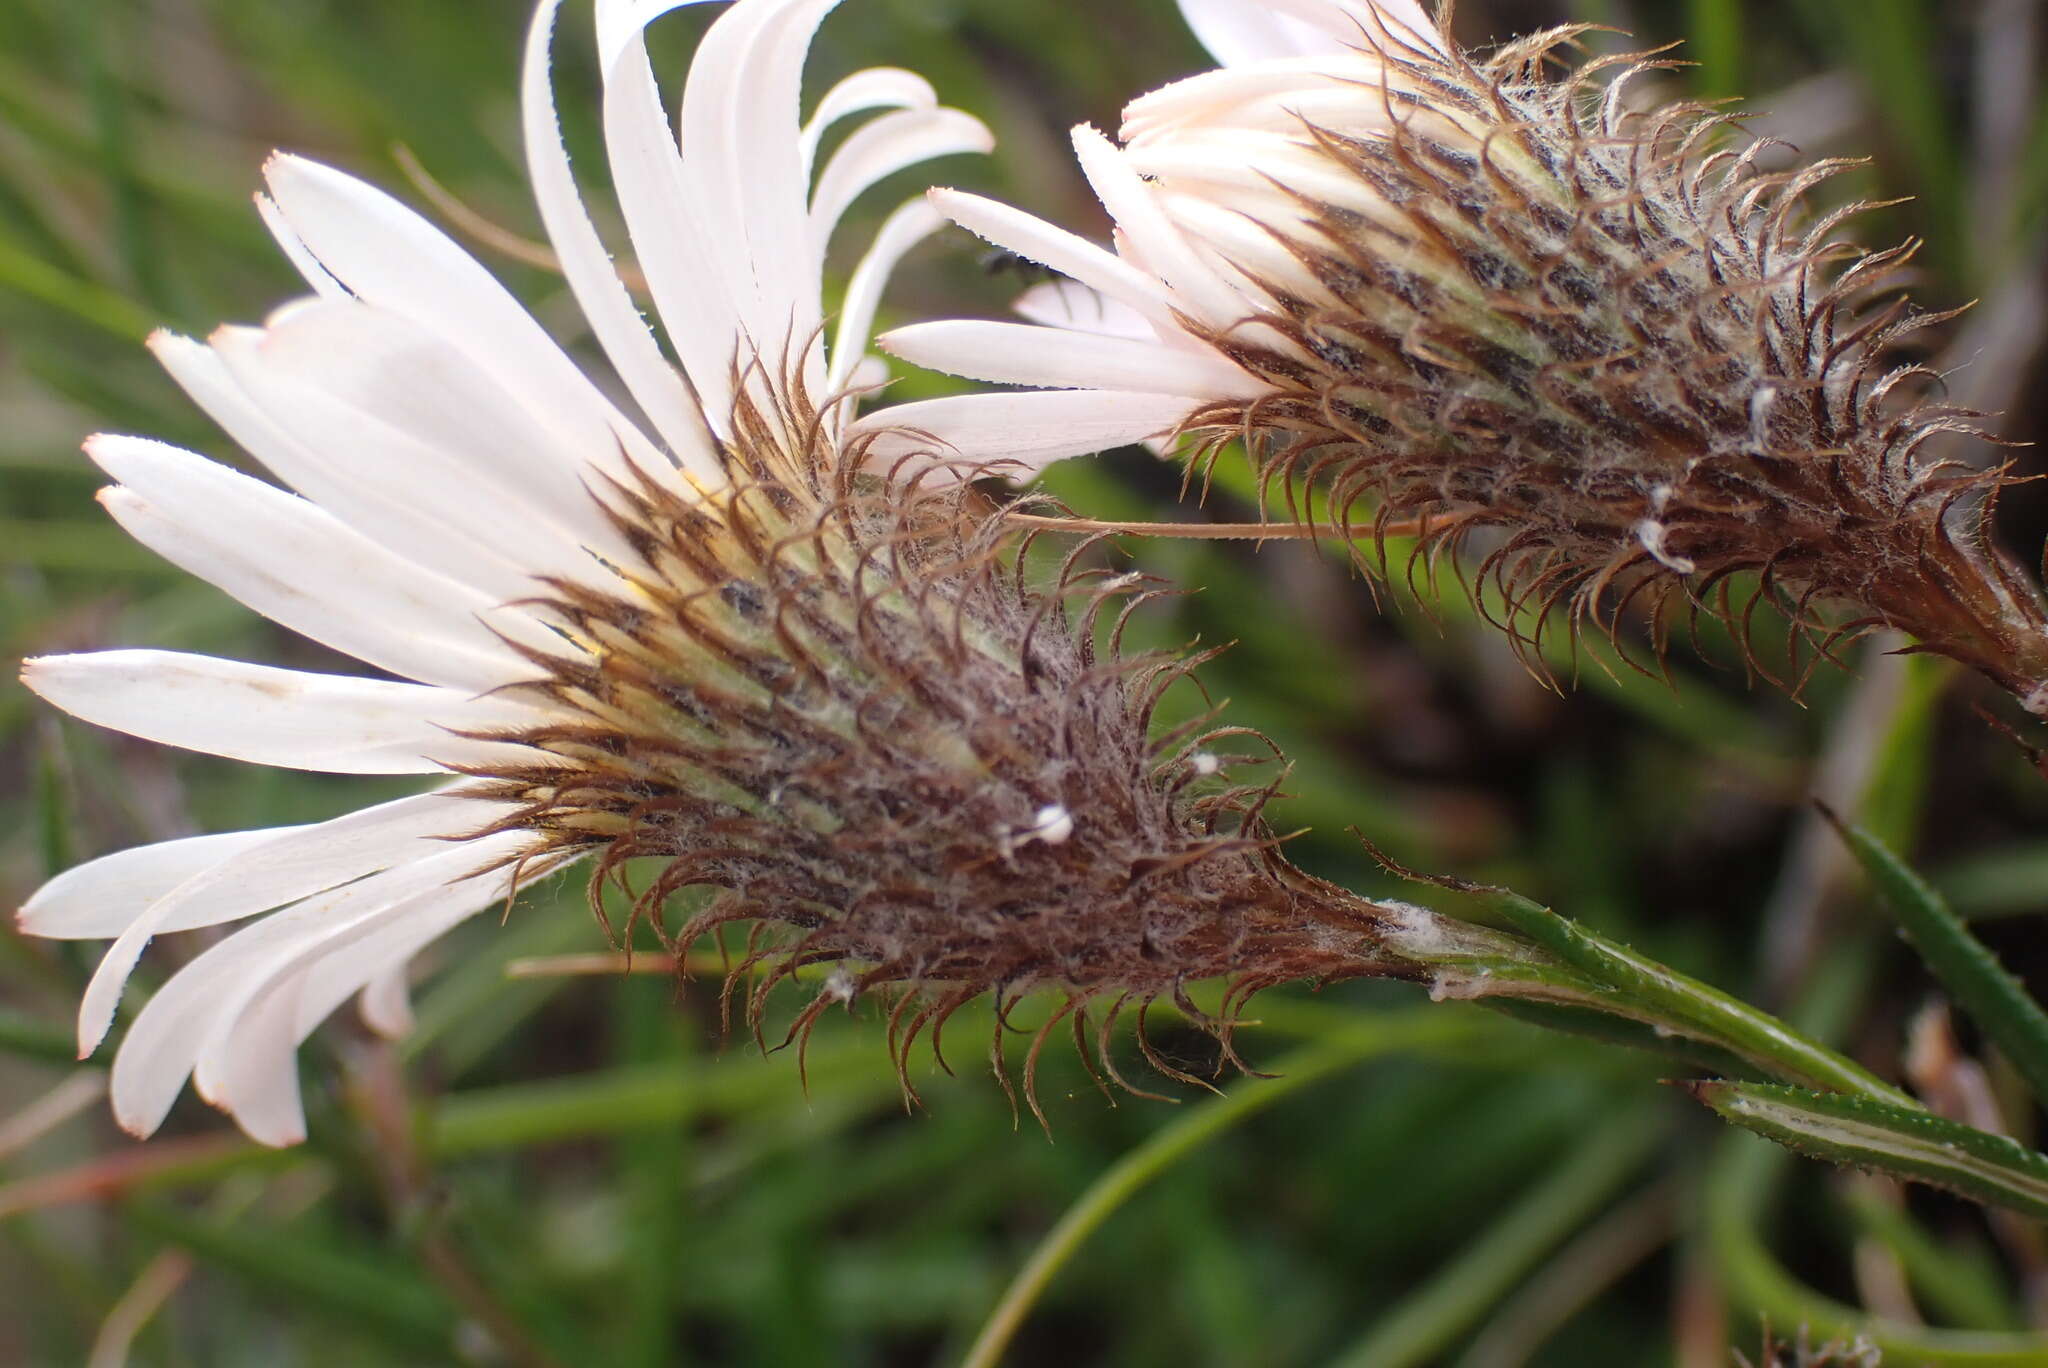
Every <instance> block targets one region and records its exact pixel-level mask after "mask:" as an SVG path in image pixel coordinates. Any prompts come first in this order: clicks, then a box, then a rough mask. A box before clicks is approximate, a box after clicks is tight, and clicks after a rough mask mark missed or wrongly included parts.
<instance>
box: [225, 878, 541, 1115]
mask: <svg viewBox="0 0 2048 1368" xmlns="http://www.w3.org/2000/svg"><path fill="white" fill-rule="evenodd" d="M509 883H510V876H509V874H508V873H507V872H505V871H499V872H495V873H492V874H486V875H481V876H478V877H476V878H473V879H467V880H463V881H461V882H459V883H451V884H449V885H447V886H445V887H442V888H437V889H433V890H430V891H428V892H425V893H421V894H418V895H416V896H414V897H412V898H409V899H406V900H405V901H403V902H399V903H395V904H393V905H391V906H388V907H385V908H382V909H379V910H378V911H377V912H376V913H374V914H372V915H370V916H368V917H363V918H358V919H355V920H354V921H353V922H352V924H349V925H346V926H343V927H339V928H336V929H334V930H331V931H329V932H326V933H324V934H322V935H318V936H313V937H308V938H307V939H306V940H305V941H304V942H302V943H301V944H299V945H298V946H297V947H296V948H295V949H294V951H293V953H292V954H291V955H289V956H288V957H284V958H282V960H281V961H280V960H279V959H276V958H273V959H271V960H270V961H269V962H268V963H265V964H264V965H262V966H261V968H259V969H256V970H255V971H254V972H253V973H251V972H250V971H248V970H245V971H244V972H245V974H247V975H248V977H251V978H256V979H257V982H256V985H255V987H254V989H253V991H250V992H249V993H248V994H247V996H246V998H245V999H244V1000H243V1002H242V1003H241V1004H240V1005H239V1006H238V1007H237V1008H236V1009H235V1010H234V1011H232V1012H224V1013H222V1014H220V1016H219V1017H218V1018H217V1019H216V1021H215V1023H214V1025H213V1029H212V1031H211V1034H210V1037H209V1039H208V1040H207V1042H206V1043H205V1045H204V1046H203V1047H202V1051H201V1054H200V1056H199V1058H198V1061H197V1063H196V1066H195V1068H194V1070H193V1080H192V1081H193V1086H194V1087H195V1088H197V1089H198V1091H199V1094H200V1095H201V1096H202V1097H204V1098H205V1099H206V1100H207V1101H208V1102H211V1103H212V1104H213V1105H215V1106H217V1107H219V1108H221V1109H222V1110H224V1111H226V1112H227V1113H228V1114H230V1115H231V1116H233V1117H234V1118H235V1121H236V1122H237V1124H239V1125H240V1126H241V1127H242V1129H243V1130H244V1131H245V1132H247V1133H248V1135H249V1136H250V1138H251V1139H254V1140H257V1141H260V1142H261V1143H263V1144H266V1145H295V1144H297V1143H299V1142H300V1141H301V1140H303V1139H305V1114H304V1110H303V1107H302V1105H301V1103H300V1098H299V1070H298V1047H299V1046H300V1045H301V1044H303V1043H304V1042H305V1039H306V1037H307V1036H309V1035H311V1034H312V1033H313V1030H314V1028H316V1027H317V1026H319V1024H320V1023H321V1022H322V1021H325V1020H326V1019H327V1018H328V1017H329V1016H330V1015H332V1014H333V1012H334V1010H335V1008H337V1007H339V1006H340V1005H341V1004H342V1002H343V1001H345V1000H346V999H347V998H348V997H349V996H350V995H351V994H353V993H357V992H359V991H366V990H367V989H368V988H369V987H370V985H371V984H373V983H375V982H377V981H379V980H384V979H388V978H389V977H390V976H391V975H392V974H393V973H394V972H396V973H400V974H402V973H403V971H404V966H405V965H406V964H407V963H408V962H410V961H411V959H412V957H413V956H414V955H416V954H418V953H419V951H420V950H421V949H422V948H423V947H424V946H425V945H426V944H427V943H428V942H430V941H433V940H436V939H438V938H439V937H441V936H443V935H446V934H447V933H448V931H449V930H451V929H452V928H454V927H455V926H457V925H459V924H460V923H462V922H464V921H466V920H468V919H469V918H470V917H473V916H475V915H476V914H477V913H478V912H480V911H482V910H483V909H484V908H485V907H487V906H489V905H490V904H491V903H493V902H496V901H497V900H498V899H500V898H501V897H503V896H504V895H505V892H506V891H507V889H508V887H509Z"/></svg>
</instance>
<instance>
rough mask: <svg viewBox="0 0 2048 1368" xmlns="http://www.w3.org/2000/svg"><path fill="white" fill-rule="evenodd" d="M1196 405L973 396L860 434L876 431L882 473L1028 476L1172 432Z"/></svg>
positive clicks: (907, 410) (1123, 396)
mask: <svg viewBox="0 0 2048 1368" xmlns="http://www.w3.org/2000/svg"><path fill="white" fill-rule="evenodd" d="M1193 407H1194V406H1193V405H1192V404H1190V403H1189V402H1188V400H1186V399H1184V398H1176V397H1173V396H1168V395H1158V394H1133V393H1129V392H1126V391H1122V390H1040V391H1032V392H1028V393H1023V394H968V395H960V396H956V397H954V398H949V399H927V400H923V401H921V402H919V403H914V404H899V405H897V406H896V407H894V408H888V409H883V410H881V411H880V412H878V413H873V414H870V415H868V416H867V417H866V418H863V419H862V420H861V421H860V422H859V423H858V424H856V425H855V428H854V433H855V435H857V436H862V435H867V434H875V441H874V444H873V446H872V447H871V448H870V452H869V457H868V463H867V464H868V469H870V470H872V471H874V472H875V473H876V474H880V475H888V474H890V473H892V472H894V473H895V474H896V475H897V476H898V478H902V479H906V480H915V479H934V480H937V479H942V478H945V477H946V476H947V475H948V474H949V473H950V474H951V476H952V477H953V478H962V477H972V476H975V475H979V474H984V473H986V474H995V475H1004V476H1008V477H1009V478H1012V479H1021V478H1023V477H1024V476H1026V475H1029V474H1031V473H1033V472H1035V471H1038V470H1041V469H1043V468H1044V467H1045V466H1048V465H1050V464H1051V463H1052V462H1054V461H1058V460H1063V459H1065V458H1066V457H1068V456H1082V455H1087V454H1089V453H1092V452H1097V451H1107V450H1109V449H1111V448H1113V447H1119V446H1127V445H1129V444H1131V443H1133V442H1141V441H1144V440H1145V439H1146V438H1149V437H1157V436H1159V435H1160V434H1162V433H1165V432H1170V431H1171V430H1173V429H1174V428H1175V427H1177V426H1178V425H1179V424H1180V422H1181V420H1182V419H1184V418H1186V417H1187V415H1188V413H1189V412H1190V410H1191V409H1192V408H1193ZM985 467H986V468H987V469H984V468H985Z"/></svg>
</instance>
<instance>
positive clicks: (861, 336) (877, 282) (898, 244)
mask: <svg viewBox="0 0 2048 1368" xmlns="http://www.w3.org/2000/svg"><path fill="white" fill-rule="evenodd" d="M945 223H946V221H945V219H943V218H941V217H940V216H939V211H938V210H936V209H934V208H933V207H932V206H931V205H930V204H929V203H927V202H926V201H925V200H923V199H914V200H911V201H910V202H909V203H907V204H904V205H902V206H900V207H899V208H898V209H897V210H896V212H895V213H893V214H891V215H889V217H888V218H887V219H885V220H884V221H883V223H882V227H881V230H880V231H879V232H877V233H876V234H875V240H874V242H873V243H872V244H871V245H870V246H869V247H868V250H867V254H866V255H865V256H863V257H862V258H861V260H860V265H858V266H856V267H855V268H854V271H853V275H852V277H851V278H850V279H849V280H848V281H847V284H846V298H845V299H844V300H842V301H841V303H840V306H839V330H838V331H837V332H836V333H834V334H833V336H832V365H831V369H830V371H829V372H828V373H827V375H826V380H825V392H826V393H827V394H837V393H839V391H840V390H842V389H843V388H845V387H846V386H847V385H849V384H852V383H855V382H856V380H857V378H858V373H859V370H860V367H861V366H862V365H863V364H864V363H866V362H867V361H869V360H871V359H872V358H871V357H869V355H868V336H869V333H870V332H871V330H872V329H873V328H874V326H875V310H876V309H877V308H878V307H880V305H881V300H882V289H883V287H884V286H886V285H887V284H888V281H889V276H890V273H891V272H893V271H894V270H895V269H896V263H897V262H899V261H901V260H902V259H903V254H904V253H905V252H908V251H909V250H910V249H911V248H913V247H915V246H916V245H917V244H918V243H920V242H922V241H924V240H925V239H926V238H928V237H930V236H931V235H932V234H933V233H935V232H937V231H938V230H939V229H940V228H943V227H944V226H945Z"/></svg>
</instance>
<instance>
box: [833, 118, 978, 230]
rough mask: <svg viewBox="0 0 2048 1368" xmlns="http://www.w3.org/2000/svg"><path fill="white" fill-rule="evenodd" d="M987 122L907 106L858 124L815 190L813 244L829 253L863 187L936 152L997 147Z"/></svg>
mask: <svg viewBox="0 0 2048 1368" xmlns="http://www.w3.org/2000/svg"><path fill="white" fill-rule="evenodd" d="M995 145H996V143H995V136H994V135H993V134H991V133H990V132H989V131H988V127H987V125H985V124H983V123H982V121H981V120H979V119H977V118H975V117H974V116H973V115H971V114H965V113H962V112H961V111H960V110H957V109H904V110H899V111H897V112H895V113H893V114H885V115H883V116H882V117H881V118H879V119H876V120H874V121H873V122H871V123H867V124H864V125H862V126H861V127H860V128H858V129H856V130H855V131H854V133H853V134H852V136H850V137H848V138H847V140H846V141H845V142H844V143H842V144H841V145H840V147H839V150H838V151H836V152H834V153H833V154H832V160H831V161H829V162H827V163H826V165H825V174H824V175H822V176H820V177H819V178H818V187H817V189H816V190H815V191H814V192H813V193H812V195H811V243H812V249H813V250H814V251H815V252H816V253H817V254H818V256H819V257H820V259H822V258H823V256H824V252H825V245H826V243H827V242H828V241H829V240H830V239H831V236H832V230H833V229H834V228H835V227H837V226H838V224H839V219H840V217H841V215H843V214H845V212H846V210H847V207H848V206H849V205H851V204H852V203H853V202H854V200H855V199H856V198H858V197H859V195H860V193H861V191H863V190H865V189H867V188H868V187H869V186H871V185H873V184H875V183H876V182H877V181H879V180H881V179H882V178H883V177H884V176H890V175H893V174H895V173H896V172H898V171H901V170H903V169H905V168H906V167H911V166H915V165H917V164H918V163H919V162H922V161H929V160H931V159H932V158H934V157H945V156H952V155H955V154H958V153H967V152H983V153H985V152H991V151H993V150H995Z"/></svg>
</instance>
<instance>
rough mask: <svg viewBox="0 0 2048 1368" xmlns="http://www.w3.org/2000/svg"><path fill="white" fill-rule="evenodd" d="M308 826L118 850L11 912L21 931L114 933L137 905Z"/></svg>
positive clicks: (58, 935)
mask: <svg viewBox="0 0 2048 1368" xmlns="http://www.w3.org/2000/svg"><path fill="white" fill-rule="evenodd" d="M306 830H309V828H307V827H302V826H293V827H269V828H266V829H264V830H260V831H222V832H217V833H215V834H213V835H210V836H183V837H180V838H178V839H177V840H174V841H158V842H157V843H156V844H155V845H145V846H134V847H132V848H130V849H128V850H117V851H115V852H114V853H113V854H111V855H102V856H100V857H99V858H98V859H96V860H88V861H86V862H85V863H84V864H82V865H78V866H76V867H75V868H72V869H67V870H65V871H64V872H63V873H62V874H59V875H58V876H57V877H56V878H54V879H51V880H50V881H49V882H48V883H46V884H44V885H43V886H42V887H41V888H39V889H37V890H36V891H35V894H34V896H32V897H31V898H30V899H29V900H28V901H27V902H26V903H23V904H22V906H21V910H20V911H19V912H17V913H15V916H14V920H15V925H16V926H17V927H19V928H20V929H21V931H22V932H23V934H25V935H30V936H48V937H50V938H52V939H56V940H97V939H100V938H102V937H106V936H117V935H119V934H120V933H121V928H122V927H124V926H126V925H127V924H128V921H129V919H131V918H132V917H134V916H135V915H136V914H137V913H139V912H140V911H141V909H143V908H145V907H148V906H149V905H150V904H151V903H153V902H155V901H156V900H157V899H159V898H161V897H163V896H164V895H165V894H166V893H169V892H170V891H171V890H172V889H174V888H176V887H178V886H179V885H180V884H183V883H185V882H187V881H188V880H190V879H193V878H195V877H197V876H199V875H201V874H204V873H205V872H206V871H207V870H209V869H212V868H214V867H215V866H217V865H219V864H221V863H222V862H224V861H226V860H229V859H232V858H233V857H235V856H237V855H240V854H242V853H243V852H244V851H248V850H254V849H257V848H259V847H261V846H265V845H268V844H269V843H270V842H272V841H275V840H278V839H280V838H282V837H285V836H290V835H293V834H295V833H297V832H302V831H306Z"/></svg>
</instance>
